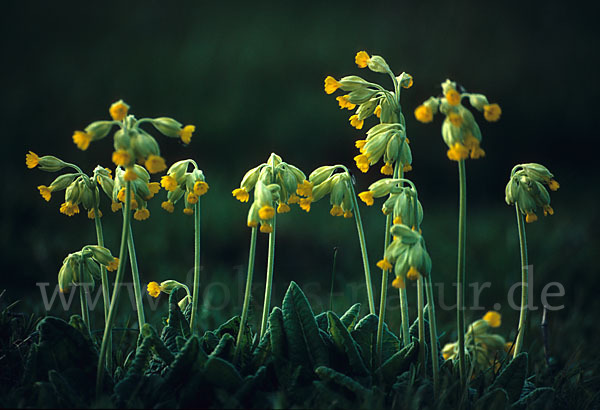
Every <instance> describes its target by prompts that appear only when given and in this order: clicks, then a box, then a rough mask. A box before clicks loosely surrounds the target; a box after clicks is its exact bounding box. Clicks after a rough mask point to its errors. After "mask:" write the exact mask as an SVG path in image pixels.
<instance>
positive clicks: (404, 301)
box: [398, 142, 416, 346]
mask: <svg viewBox="0 0 600 410" xmlns="http://www.w3.org/2000/svg"><path fill="white" fill-rule="evenodd" d="M405 143H406V142H405ZM398 178H404V169H400V170H399V172H398ZM400 185H401V186H402V185H404V182H401V183H400ZM413 188H414V187H413ZM415 220H416V218H415ZM398 296H399V298H400V317H401V319H402V320H401V327H402V345H403V346H406V345H408V343H410V331H409V326H410V322H409V320H410V319H409V318H408V297H407V296H406V286H405V287H403V288H400V289H398Z"/></svg>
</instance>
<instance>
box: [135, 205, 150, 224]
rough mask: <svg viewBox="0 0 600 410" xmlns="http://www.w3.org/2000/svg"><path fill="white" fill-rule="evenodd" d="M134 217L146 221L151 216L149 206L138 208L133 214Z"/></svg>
mask: <svg viewBox="0 0 600 410" xmlns="http://www.w3.org/2000/svg"><path fill="white" fill-rule="evenodd" d="M133 217H134V219H136V220H138V221H145V220H146V219H148V218H150V211H149V210H148V209H147V208H143V209H138V210H137V211H135V213H134V214H133Z"/></svg>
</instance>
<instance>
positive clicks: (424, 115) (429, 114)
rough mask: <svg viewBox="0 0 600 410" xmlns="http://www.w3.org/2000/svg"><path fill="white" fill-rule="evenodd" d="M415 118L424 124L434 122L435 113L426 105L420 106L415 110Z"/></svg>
mask: <svg viewBox="0 0 600 410" xmlns="http://www.w3.org/2000/svg"><path fill="white" fill-rule="evenodd" d="M415 118H416V119H417V121H419V122H422V123H424V124H426V123H428V122H431V121H433V111H431V108H429V107H428V106H426V105H419V106H418V107H417V108H416V109H415Z"/></svg>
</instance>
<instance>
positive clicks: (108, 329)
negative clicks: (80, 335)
mask: <svg viewBox="0 0 600 410" xmlns="http://www.w3.org/2000/svg"><path fill="white" fill-rule="evenodd" d="M130 221H131V182H130V181H127V182H126V184H125V210H124V217H123V228H122V230H121V247H120V249H119V267H118V268H117V274H116V277H115V284H114V288H113V295H112V298H111V300H110V309H109V311H108V318H107V319H106V323H105V324H104V334H103V335H102V344H101V345H100V354H99V356H98V367H97V373H96V397H97V398H99V397H100V394H101V393H102V382H103V379H104V358H105V356H106V353H107V351H108V343H109V341H111V340H112V338H111V337H110V336H111V334H112V326H113V322H114V320H115V317H116V313H117V301H118V298H119V293H120V290H121V284H122V282H123V273H124V272H125V258H126V257H127V246H126V244H127V234H128V231H129V223H130Z"/></svg>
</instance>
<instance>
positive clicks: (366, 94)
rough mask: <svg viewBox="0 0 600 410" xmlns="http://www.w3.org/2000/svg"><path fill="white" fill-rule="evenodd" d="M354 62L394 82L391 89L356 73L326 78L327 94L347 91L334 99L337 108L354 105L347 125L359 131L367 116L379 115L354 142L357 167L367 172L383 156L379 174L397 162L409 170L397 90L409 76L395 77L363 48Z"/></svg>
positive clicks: (408, 81)
mask: <svg viewBox="0 0 600 410" xmlns="http://www.w3.org/2000/svg"><path fill="white" fill-rule="evenodd" d="M355 61H356V64H357V65H358V67H360V68H366V67H368V68H369V69H370V70H371V71H374V72H377V73H384V74H388V75H389V76H390V77H391V79H392V83H393V85H394V90H393V91H389V90H387V89H385V88H384V87H382V86H381V85H379V84H376V83H372V82H369V81H366V80H364V79H363V78H361V77H359V76H354V75H353V76H347V77H343V78H341V79H340V80H339V81H338V80H336V79H335V78H333V77H331V76H328V77H327V78H325V92H326V93H327V94H332V93H334V92H335V91H336V90H338V89H341V90H342V91H346V92H348V94H346V95H342V96H339V97H337V98H336V99H337V101H338V103H339V105H340V108H347V109H348V110H354V109H355V108H356V111H355V114H354V115H352V116H350V124H351V125H352V126H353V127H355V128H356V129H359V130H360V129H362V128H363V126H364V121H365V120H366V119H367V118H369V117H371V116H373V115H375V116H376V117H377V118H379V121H380V123H379V124H377V125H375V126H373V127H372V128H371V129H370V130H369V131H367V138H366V139H364V140H358V141H356V147H357V148H358V149H359V151H360V154H359V155H357V156H356V157H355V158H354V160H355V161H356V166H357V167H358V169H360V170H361V171H362V172H367V171H368V170H369V167H371V166H373V165H375V164H376V163H378V162H379V160H380V159H382V158H383V166H382V167H381V173H382V174H384V175H393V173H394V164H396V163H399V164H401V166H402V168H403V170H404V171H408V170H410V169H411V165H410V164H411V163H412V155H411V152H410V147H409V146H408V139H407V138H406V132H405V128H406V125H405V120H404V115H402V109H401V106H400V92H401V89H402V88H410V87H411V86H412V84H413V79H412V76H411V75H410V74H408V73H405V72H403V73H402V74H400V75H399V76H396V75H395V74H394V73H393V72H392V70H391V69H390V67H389V65H388V64H387V62H386V61H385V60H384V58H383V57H381V56H372V57H371V56H369V55H368V54H367V53H366V52H365V51H360V52H358V53H357V54H356V58H355ZM357 106H358V108H357Z"/></svg>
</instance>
